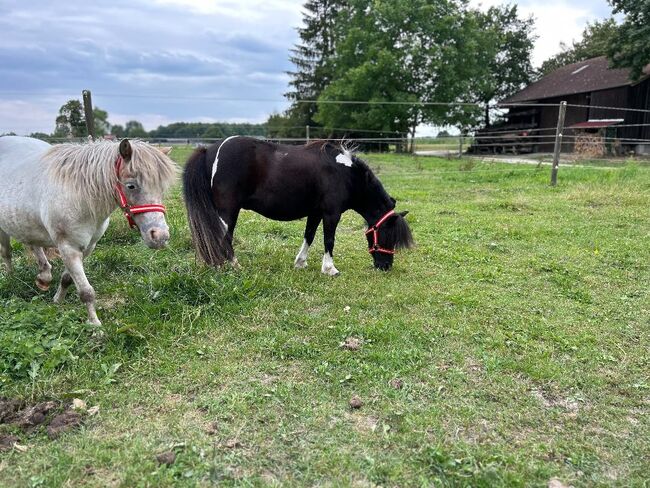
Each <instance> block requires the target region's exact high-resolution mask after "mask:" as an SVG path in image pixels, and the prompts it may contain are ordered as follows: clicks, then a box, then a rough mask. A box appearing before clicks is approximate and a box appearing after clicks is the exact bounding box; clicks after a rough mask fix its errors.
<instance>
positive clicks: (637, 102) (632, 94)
mask: <svg viewBox="0 0 650 488" xmlns="http://www.w3.org/2000/svg"><path fill="white" fill-rule="evenodd" d="M628 103H629V105H628V106H629V107H632V108H637V109H644V110H650V78H648V79H647V80H645V81H643V82H641V83H638V84H636V85H634V86H631V87H629V95H628ZM629 124H647V125H646V126H645V127H643V126H638V127H622V128H621V129H619V137H621V138H623V139H648V140H650V113H647V112H645V113H644V112H633V111H628V112H626V114H625V125H629ZM628 146H629V147H630V148H632V147H633V146H637V147H635V149H636V151H637V152H639V153H642V154H650V144H644V145H639V144H634V141H629V144H628Z"/></svg>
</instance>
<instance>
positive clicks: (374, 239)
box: [366, 210, 395, 254]
mask: <svg viewBox="0 0 650 488" xmlns="http://www.w3.org/2000/svg"><path fill="white" fill-rule="evenodd" d="M391 215H395V210H389V211H388V212H386V213H385V214H384V216H383V217H382V218H380V219H379V220H378V221H377V223H376V224H375V225H373V226H371V227H370V228H369V229H368V230H367V231H366V235H368V234H370V233H372V246H370V247H369V248H368V252H369V253H370V254H373V253H375V252H381V253H384V254H395V249H385V248H383V247H380V246H379V244H378V243H377V239H378V238H379V232H378V231H379V227H381V225H382V224H383V223H384V222H386V221H387V220H388V217H390V216H391Z"/></svg>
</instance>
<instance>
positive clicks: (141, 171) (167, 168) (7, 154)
mask: <svg viewBox="0 0 650 488" xmlns="http://www.w3.org/2000/svg"><path fill="white" fill-rule="evenodd" d="M169 149H171V148H169ZM169 149H167V150H159V149H158V148H155V147H153V146H151V145H149V144H147V143H145V142H142V141H128V140H126V139H125V140H123V141H121V142H119V143H118V142H110V141H99V142H94V143H88V144H58V145H55V146H51V145H50V144H48V143H46V142H43V141H41V140H38V139H31V138H28V137H11V136H6V137H0V255H1V256H2V258H3V261H4V263H5V266H6V268H7V271H9V272H11V271H12V263H11V245H10V241H9V238H10V237H13V238H14V239H16V240H18V241H20V242H22V243H24V244H26V245H27V246H29V247H30V248H31V250H32V252H33V254H34V256H35V257H36V260H37V261H38V267H39V273H38V276H37V278H36V285H37V286H38V287H39V288H40V289H41V290H47V289H48V288H49V286H50V282H51V281H52V266H51V264H50V263H49V261H48V260H47V257H46V254H45V248H51V247H56V248H57V249H58V251H59V254H60V255H61V259H62V260H63V264H64V265H65V271H64V272H63V274H62V275H61V282H60V284H59V288H58V290H57V292H56V294H55V295H54V301H55V302H56V303H61V302H62V301H63V300H64V299H65V296H66V292H67V290H68V287H69V286H70V285H71V284H72V283H74V284H75V286H76V287H77V292H78V293H79V297H80V298H81V301H82V302H83V303H84V304H85V305H86V307H87V309H88V321H89V322H90V323H91V324H94V325H97V326H99V325H101V323H100V321H99V318H98V317H97V313H96V311H95V291H94V290H93V287H92V286H91V285H90V283H89V282H88V278H87V277H86V273H85V272H84V267H83V259H84V258H85V257H88V255H89V254H90V253H91V252H92V251H93V249H94V248H95V245H96V244H97V241H99V239H100V238H101V237H102V235H104V232H105V231H106V228H107V227H108V223H109V216H110V214H111V213H112V212H113V210H115V209H116V208H118V207H120V208H121V209H122V210H123V212H124V213H125V216H126V217H127V219H128V221H129V223H130V224H131V227H137V228H138V229H139V231H140V234H141V236H142V239H143V240H144V242H145V244H146V245H147V246H148V247H150V248H155V249H157V248H161V247H163V246H165V245H166V243H167V241H168V240H169V229H168V227H167V223H166V222H165V207H164V206H163V205H162V203H161V201H162V197H163V193H164V192H165V190H166V189H167V188H168V187H169V186H170V184H171V183H172V182H173V181H174V178H175V176H176V173H177V171H176V170H177V166H176V164H175V163H174V162H173V161H172V160H171V159H169V157H167V155H166V153H167V152H168V151H169ZM97 332H100V333H101V331H100V330H98V331H97Z"/></svg>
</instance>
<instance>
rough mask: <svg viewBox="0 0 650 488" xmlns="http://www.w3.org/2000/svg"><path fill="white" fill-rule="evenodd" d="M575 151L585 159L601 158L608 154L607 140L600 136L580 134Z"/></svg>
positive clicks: (577, 137)
mask: <svg viewBox="0 0 650 488" xmlns="http://www.w3.org/2000/svg"><path fill="white" fill-rule="evenodd" d="M575 141H576V142H575V148H574V151H575V153H576V154H580V155H581V156H585V157H591V158H595V157H600V156H604V155H606V154H607V148H606V147H605V138H604V137H603V136H602V135H600V134H578V135H577V136H576V139H575Z"/></svg>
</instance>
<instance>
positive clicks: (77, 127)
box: [54, 100, 88, 137]
mask: <svg viewBox="0 0 650 488" xmlns="http://www.w3.org/2000/svg"><path fill="white" fill-rule="evenodd" d="M54 135H55V136H56V137H86V136H87V135H88V130H87V129H86V119H85V118H84V115H83V107H82V105H81V102H80V101H79V100H68V101H67V102H66V103H64V104H63V105H62V106H61V108H60V109H59V115H58V116H57V118H56V128H55V130H54Z"/></svg>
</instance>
